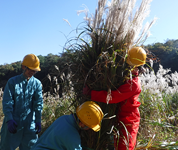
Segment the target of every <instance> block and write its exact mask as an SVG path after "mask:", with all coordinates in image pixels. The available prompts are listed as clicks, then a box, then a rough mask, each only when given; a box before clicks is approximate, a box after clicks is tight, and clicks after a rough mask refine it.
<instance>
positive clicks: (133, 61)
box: [126, 47, 147, 67]
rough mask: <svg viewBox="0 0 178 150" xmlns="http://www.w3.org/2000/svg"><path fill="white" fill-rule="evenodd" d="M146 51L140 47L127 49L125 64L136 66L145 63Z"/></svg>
mask: <svg viewBox="0 0 178 150" xmlns="http://www.w3.org/2000/svg"><path fill="white" fill-rule="evenodd" d="M146 57H147V56H146V51H145V50H144V49H143V48H142V47H133V48H131V49H130V50H129V51H128V56H127V60H126V62H127V64H129V65H130V66H134V67H138V66H142V65H144V64H145V63H146Z"/></svg>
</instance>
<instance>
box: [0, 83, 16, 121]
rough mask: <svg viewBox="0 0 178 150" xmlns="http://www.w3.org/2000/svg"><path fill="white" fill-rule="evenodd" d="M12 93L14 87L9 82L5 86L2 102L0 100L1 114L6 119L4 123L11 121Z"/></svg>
mask: <svg viewBox="0 0 178 150" xmlns="http://www.w3.org/2000/svg"><path fill="white" fill-rule="evenodd" d="M14 92H15V87H14V85H13V84H12V83H11V82H10V80H9V81H8V82H7V84H6V86H5V89H4V94H3V100H2V105H3V113H4V115H5V119H6V120H5V122H7V121H9V120H12V119H13V117H12V113H13V105H14V99H13V95H14Z"/></svg>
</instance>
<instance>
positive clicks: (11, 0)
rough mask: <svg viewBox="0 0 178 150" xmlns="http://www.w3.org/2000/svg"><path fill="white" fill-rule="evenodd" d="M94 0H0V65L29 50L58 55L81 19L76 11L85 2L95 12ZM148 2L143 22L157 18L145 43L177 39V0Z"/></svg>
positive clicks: (21, 57)
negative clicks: (146, 13) (147, 14)
mask: <svg viewBox="0 0 178 150" xmlns="http://www.w3.org/2000/svg"><path fill="white" fill-rule="evenodd" d="M139 1H141V0H138V2H139ZM97 2H98V1H97V0H0V52H1V53H0V65H4V64H10V63H13V62H17V61H21V60H22V59H23V57H24V56H25V55H27V54H31V53H33V54H35V55H37V56H38V55H42V56H47V55H48V54H50V53H52V54H54V55H59V54H60V53H62V52H63V47H64V45H65V43H66V41H67V38H66V37H69V35H70V34H69V33H71V31H73V30H74V29H76V28H77V26H78V25H79V24H80V23H81V22H83V21H84V19H83V18H84V16H85V15H84V14H80V15H77V11H78V10H82V9H84V7H83V6H84V5H85V6H87V8H88V9H89V11H90V13H93V14H94V11H95V8H96V7H97ZM150 5H151V7H150V14H149V16H148V17H147V18H146V19H145V22H147V21H148V22H151V21H152V20H153V19H154V17H157V18H158V19H157V21H156V23H155V24H154V25H153V26H152V27H151V29H150V32H151V36H150V37H149V38H147V40H146V42H145V43H144V45H147V44H154V43H157V42H160V43H164V42H166V40H168V39H173V40H176V39H178V17H177V15H178V9H177V6H178V0H153V1H152V2H151V3H150ZM138 6H139V4H138ZM138 6H137V7H138ZM64 19H66V20H68V22H69V23H70V25H69V24H68V23H67V22H66V21H64Z"/></svg>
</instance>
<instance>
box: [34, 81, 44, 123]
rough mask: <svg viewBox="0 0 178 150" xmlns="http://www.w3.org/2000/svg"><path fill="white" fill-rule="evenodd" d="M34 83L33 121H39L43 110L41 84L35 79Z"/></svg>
mask: <svg viewBox="0 0 178 150" xmlns="http://www.w3.org/2000/svg"><path fill="white" fill-rule="evenodd" d="M36 84H37V85H36V89H35V95H34V101H33V107H34V108H33V109H34V111H35V122H41V113H42V110H43V94H42V84H41V82H40V81H37V82H36Z"/></svg>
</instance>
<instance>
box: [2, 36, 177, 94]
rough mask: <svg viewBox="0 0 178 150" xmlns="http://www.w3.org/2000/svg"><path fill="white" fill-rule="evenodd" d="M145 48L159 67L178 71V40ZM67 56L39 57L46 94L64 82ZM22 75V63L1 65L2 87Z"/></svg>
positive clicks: (40, 73)
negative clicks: (56, 84) (57, 84)
mask: <svg viewBox="0 0 178 150" xmlns="http://www.w3.org/2000/svg"><path fill="white" fill-rule="evenodd" d="M144 47H145V48H146V49H148V50H149V51H151V52H152V53H153V54H154V55H155V56H156V57H157V58H159V60H160V61H159V62H158V63H157V66H158V64H161V65H162V66H163V68H164V69H166V68H170V69H171V71H172V72H175V71H178V67H177V64H178V39H177V40H167V41H166V42H165V43H159V42H158V43H154V44H149V45H146V46H144ZM65 56H66V53H65V52H64V53H62V54H59V55H53V54H51V53H50V54H48V55H47V56H42V55H39V56H38V58H39V59H40V67H41V71H40V72H38V73H37V74H35V77H37V78H38V79H39V80H41V81H42V84H43V87H44V89H43V90H44V92H47V91H50V92H51V93H53V92H54V91H53V90H54V88H53V87H52V85H53V86H54V85H55V84H53V82H56V80H57V82H58V83H59V86H60V83H63V82H64V81H63V77H62V76H66V75H67V69H66V67H67V66H68V64H69V61H70V60H68V59H66V57H65ZM157 69H158V67H157V68H154V70H155V71H156V70H157ZM21 73H22V69H21V61H17V62H14V63H11V64H4V65H0V87H3V88H4V86H5V84H6V83H7V81H8V79H9V78H11V77H13V76H15V75H18V74H21ZM61 86H62V84H61ZM60 89H61V88H60ZM59 91H60V90H59ZM61 93H62V91H60V95H61ZM61 96H62V95H61Z"/></svg>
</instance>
